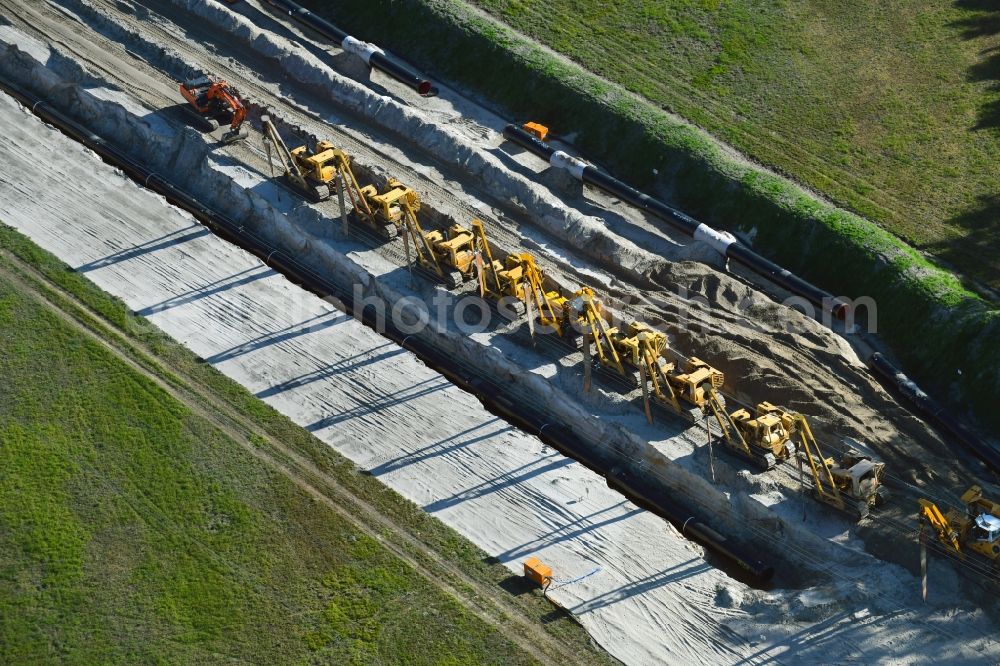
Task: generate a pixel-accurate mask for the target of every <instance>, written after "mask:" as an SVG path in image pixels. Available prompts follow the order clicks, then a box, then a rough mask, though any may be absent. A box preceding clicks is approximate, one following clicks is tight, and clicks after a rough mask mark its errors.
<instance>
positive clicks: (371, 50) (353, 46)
mask: <svg viewBox="0 0 1000 666" xmlns="http://www.w3.org/2000/svg"><path fill="white" fill-rule="evenodd" d="M340 48H342V49H344V50H345V51H347V52H348V53H353V54H354V55H356V56H358V57H359V58H361V59H362V60H364V61H365V64H366V65H371V63H370V62H368V61H369V60H370V59H371V57H372V54H375V53H381V54H383V55H384V54H385V51H383V50H382V49H380V48H379V47H377V46H375V45H374V44H369V43H368V42H363V41H361V40H360V39H355V38H354V37H351V36H350V35H348V36H347V37H344V41H342V42H341V43H340Z"/></svg>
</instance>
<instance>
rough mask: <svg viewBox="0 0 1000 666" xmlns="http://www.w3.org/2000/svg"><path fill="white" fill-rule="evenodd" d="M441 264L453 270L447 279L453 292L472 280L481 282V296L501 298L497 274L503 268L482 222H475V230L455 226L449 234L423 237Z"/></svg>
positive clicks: (428, 234)
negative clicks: (494, 256) (496, 295)
mask: <svg viewBox="0 0 1000 666" xmlns="http://www.w3.org/2000/svg"><path fill="white" fill-rule="evenodd" d="M424 237H425V238H426V239H427V242H428V243H429V244H430V246H431V250H432V251H433V253H434V256H435V257H436V258H437V261H438V264H440V265H441V266H442V267H445V268H448V269H450V270H449V271H448V272H447V273H446V274H445V276H444V278H445V282H446V283H447V284H448V286H449V287H451V288H452V289H454V288H456V287H458V286H459V285H461V284H462V283H463V282H465V281H466V280H471V279H473V278H475V279H477V280H478V282H479V295H480V296H485V295H486V294H487V293H496V294H500V281H499V279H498V278H497V272H499V271H502V270H503V264H501V263H500V262H499V261H496V260H494V259H493V251H492V249H491V248H490V243H489V241H488V240H487V239H486V230H485V229H484V228H483V223H482V221H481V220H472V228H471V229H468V228H466V227H463V226H462V225H460V224H453V225H451V227H449V228H448V230H447V232H446V233H442V232H441V231H438V230H434V231H428V232H427V233H426V234H424Z"/></svg>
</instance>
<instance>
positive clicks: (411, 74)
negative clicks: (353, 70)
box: [265, 0, 434, 96]
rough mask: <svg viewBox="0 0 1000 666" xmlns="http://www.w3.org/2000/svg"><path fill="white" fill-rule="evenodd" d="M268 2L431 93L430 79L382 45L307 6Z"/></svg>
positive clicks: (371, 63)
mask: <svg viewBox="0 0 1000 666" xmlns="http://www.w3.org/2000/svg"><path fill="white" fill-rule="evenodd" d="M265 1H266V2H267V3H268V4H269V5H271V6H272V7H275V8H277V9H280V10H281V11H283V12H285V13H287V14H288V15H289V16H291V17H292V18H293V19H295V20H296V21H298V22H300V23H302V24H303V25H306V26H309V27H310V28H312V29H313V30H315V31H316V32H318V33H320V34H321V35H323V36H324V37H326V38H327V39H329V40H331V41H333V42H335V43H336V44H338V45H339V46H340V47H341V48H342V49H344V50H345V51H349V52H351V53H354V54H355V55H357V56H358V57H360V58H361V59H362V60H364V61H365V63H367V64H368V65H369V66H370V67H374V68H375V69H378V70H381V71H383V72H385V73H386V74H388V75H389V76H391V77H392V78H394V79H396V80H397V81H400V82H402V83H405V84H406V85H408V86H409V87H410V88H412V89H414V90H416V91H417V92H418V93H420V94H421V95H425V96H426V95H429V94H430V93H431V91H432V90H433V89H434V86H433V85H431V82H430V81H428V80H427V79H425V78H424V77H423V76H421V75H420V74H418V73H417V72H415V71H414V70H413V69H411V68H410V67H408V66H407V65H405V64H403V63H402V62H400V61H398V60H396V59H395V58H392V57H391V56H388V55H386V53H385V51H383V50H382V49H380V48H379V47H377V46H375V45H374V44H369V43H367V42H363V41H361V40H360V39H355V38H354V37H351V36H350V35H348V34H347V33H346V32H344V31H343V30H341V29H340V28H338V27H337V26H335V25H334V24H332V23H330V22H329V21H327V20H326V19H324V18H322V17H320V16H317V15H316V14H314V13H313V12H311V11H309V10H308V9H306V8H305V7H302V6H300V5H297V4H296V3H294V2H290V0H265Z"/></svg>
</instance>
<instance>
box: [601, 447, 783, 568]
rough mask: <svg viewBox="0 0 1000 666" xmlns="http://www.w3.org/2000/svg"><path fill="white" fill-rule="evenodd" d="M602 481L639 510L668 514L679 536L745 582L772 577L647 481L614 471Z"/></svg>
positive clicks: (750, 557) (754, 559) (755, 560)
mask: <svg viewBox="0 0 1000 666" xmlns="http://www.w3.org/2000/svg"><path fill="white" fill-rule="evenodd" d="M605 478H606V479H607V482H608V487H610V488H613V489H614V490H617V491H618V492H620V493H621V494H623V495H625V496H626V497H628V498H630V499H632V501H634V502H635V503H636V504H638V505H639V506H644V507H647V508H649V507H656V508H655V510H656V511H657V512H659V513H663V512H665V513H668V514H669V515H670V522H671V523H673V524H674V525H676V526H677V528H678V530H679V531H680V533H681V534H683V535H684V536H686V537H688V538H689V539H691V540H693V541H697V542H698V543H700V544H702V545H704V546H706V547H707V548H708V549H709V550H710V551H711V552H713V553H716V554H718V555H722V556H723V557H725V558H726V559H727V560H729V561H731V562H734V563H735V564H736V565H737V566H738V567H739V569H740V571H741V572H742V573H743V574H744V576H745V577H746V578H747V579H749V580H751V581H753V582H755V583H766V582H767V581H769V580H771V578H773V577H774V567H772V566H771V565H769V564H767V563H765V562H762V561H760V560H758V559H757V558H755V557H754V556H752V555H750V554H748V553H745V552H743V551H742V549H741V548H740V547H739V546H738V545H737V544H734V543H732V542H731V541H730V540H729V539H727V538H726V537H724V536H722V535H721V534H719V533H718V532H716V531H715V530H713V529H712V528H711V527H709V526H708V525H706V524H705V523H703V522H701V521H700V520H699V519H698V517H697V516H695V515H693V514H692V513H691V512H690V511H686V510H685V509H684V507H682V506H680V505H679V504H677V503H676V502H675V501H674V500H673V499H672V498H671V497H670V496H669V495H667V493H666V492H664V490H663V488H662V487H660V486H659V485H658V484H655V483H652V482H651V481H650V479H649V478H647V477H644V476H638V475H636V474H634V473H632V472H629V471H627V470H624V469H621V468H617V467H616V468H614V469H612V470H610V471H609V472H608V473H607V475H606V477H605Z"/></svg>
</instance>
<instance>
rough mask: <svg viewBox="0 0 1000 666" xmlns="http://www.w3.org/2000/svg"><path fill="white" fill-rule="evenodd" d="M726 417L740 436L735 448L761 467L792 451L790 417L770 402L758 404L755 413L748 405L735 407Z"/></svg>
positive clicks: (775, 463) (771, 465)
mask: <svg viewBox="0 0 1000 666" xmlns="http://www.w3.org/2000/svg"><path fill="white" fill-rule="evenodd" d="M729 420H730V422H731V423H732V424H733V427H734V429H735V430H736V433H738V434H739V435H740V437H739V439H740V440H742V442H741V443H740V445H739V446H737V447H734V448H735V449H736V450H737V451H738V452H739V453H741V454H744V455H749V456H750V458H751V459H752V460H754V461H755V462H757V463H758V464H760V465H762V466H763V467H764V469H771V468H772V467H774V466H775V465H777V464H778V463H779V462H782V461H784V460H788V459H789V458H791V457H792V455H793V454H794V453H795V443H794V442H793V441H792V430H793V429H794V427H795V425H794V422H793V418H792V416H791V415H790V414H788V413H787V412H785V411H783V410H781V409H779V408H778V407H776V406H774V405H772V404H771V403H769V402H766V401H765V402H761V403H760V404H758V405H757V410H756V413H755V414H751V413H750V410H748V409H738V410H736V411H735V412H733V413H731V414H730V415H729ZM727 443H729V444H730V446H732V445H733V444H734V443H735V441H730V440H727Z"/></svg>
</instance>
